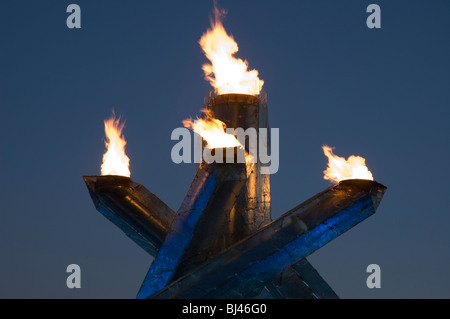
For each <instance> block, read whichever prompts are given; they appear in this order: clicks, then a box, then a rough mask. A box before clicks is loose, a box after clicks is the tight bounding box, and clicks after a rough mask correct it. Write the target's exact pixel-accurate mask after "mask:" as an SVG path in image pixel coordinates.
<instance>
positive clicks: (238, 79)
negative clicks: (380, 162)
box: [199, 7, 264, 95]
mask: <svg viewBox="0 0 450 319" xmlns="http://www.w3.org/2000/svg"><path fill="white" fill-rule="evenodd" d="M223 15H224V12H223V11H222V12H221V11H220V10H219V9H218V8H217V7H215V8H214V17H215V19H214V20H212V19H211V21H210V22H211V29H208V30H207V31H206V33H204V34H203V36H202V37H201V39H200V41H199V43H200V46H201V47H202V49H203V51H204V52H205V55H206V57H207V58H208V59H209V60H210V62H211V64H203V66H202V69H203V71H204V72H205V79H206V80H208V81H209V82H210V83H211V85H212V86H213V87H214V88H216V89H217V90H218V93H219V94H225V93H242V94H252V95H257V94H259V93H260V91H261V88H262V86H263V84H264V81H263V80H260V79H259V78H258V71H257V70H250V71H247V68H248V63H247V61H243V60H241V59H236V58H235V57H233V55H234V54H235V53H236V52H237V51H238V50H239V48H238V45H237V43H236V42H235V41H234V38H233V37H232V36H231V35H228V34H227V32H226V31H225V29H224V27H223V25H222V16H223Z"/></svg>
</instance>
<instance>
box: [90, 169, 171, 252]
mask: <svg viewBox="0 0 450 319" xmlns="http://www.w3.org/2000/svg"><path fill="white" fill-rule="evenodd" d="M83 179H84V181H85V183H86V186H87V187H88V190H89V194H90V195H91V198H92V200H93V202H94V205H95V208H96V209H97V210H98V211H99V212H100V213H101V214H103V215H104V216H105V217H106V218H108V219H109V220H110V221H112V222H113V223H114V224H115V225H116V226H117V227H119V228H120V229H121V230H122V231H123V232H124V233H125V234H126V235H127V236H128V237H130V238H131V239H132V240H133V241H134V242H136V243H137V244H138V245H139V246H140V247H142V248H143V249H144V250H145V251H146V252H148V253H149V254H150V255H152V256H156V254H157V252H158V250H159V248H160V247H161V244H162V243H163V241H164V238H165V237H166V235H167V233H168V231H169V230H170V227H171V226H172V223H173V221H174V219H175V216H176V213H175V212H174V211H173V210H172V209H170V208H169V207H168V206H167V205H166V204H164V202H163V201H161V200H160V199H159V198H158V197H156V196H155V195H154V194H153V193H152V192H150V191H149V190H148V189H146V188H145V187H144V186H142V185H141V184H138V183H135V182H133V180H132V179H131V178H129V177H124V176H116V175H105V176H84V177H83Z"/></svg>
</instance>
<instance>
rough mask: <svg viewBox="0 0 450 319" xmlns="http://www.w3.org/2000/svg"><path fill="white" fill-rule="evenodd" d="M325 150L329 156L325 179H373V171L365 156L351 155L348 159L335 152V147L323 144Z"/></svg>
mask: <svg viewBox="0 0 450 319" xmlns="http://www.w3.org/2000/svg"><path fill="white" fill-rule="evenodd" d="M322 149H323V152H324V154H325V156H326V157H328V167H327V169H326V170H324V171H323V173H324V176H323V178H324V179H327V180H330V181H332V182H340V181H342V180H344V179H368V180H372V181H373V176H372V173H371V172H370V171H369V169H368V168H367V166H366V160H365V159H364V158H363V157H360V156H355V155H351V156H350V157H349V158H348V159H347V160H346V159H345V158H343V157H339V156H336V155H334V154H333V148H331V147H328V146H326V145H324V146H322Z"/></svg>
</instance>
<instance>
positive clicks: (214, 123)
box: [183, 109, 243, 148]
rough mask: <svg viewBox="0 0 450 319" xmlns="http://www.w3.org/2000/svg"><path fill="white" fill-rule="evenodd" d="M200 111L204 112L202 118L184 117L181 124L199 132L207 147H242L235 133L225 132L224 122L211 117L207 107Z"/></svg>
mask: <svg viewBox="0 0 450 319" xmlns="http://www.w3.org/2000/svg"><path fill="white" fill-rule="evenodd" d="M201 111H202V113H203V114H204V118H197V119H196V120H192V119H191V118H190V119H186V120H183V125H184V126H185V127H187V128H188V129H191V130H193V131H194V132H195V133H197V134H199V135H200V136H201V137H202V138H203V139H204V140H205V141H206V142H207V143H208V145H207V147H208V148H222V147H236V146H237V147H242V148H243V146H242V145H241V143H239V141H238V140H237V138H236V136H235V135H233V134H228V133H226V132H225V129H226V127H227V126H226V124H225V123H224V122H222V121H221V120H218V119H215V118H213V117H212V113H211V111H210V110H208V109H203V110H201Z"/></svg>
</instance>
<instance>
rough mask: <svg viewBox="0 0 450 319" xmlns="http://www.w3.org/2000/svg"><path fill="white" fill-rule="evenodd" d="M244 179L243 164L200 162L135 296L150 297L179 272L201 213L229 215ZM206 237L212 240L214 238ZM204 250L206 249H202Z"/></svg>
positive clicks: (213, 225) (213, 226)
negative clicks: (169, 228)
mask: <svg viewBox="0 0 450 319" xmlns="http://www.w3.org/2000/svg"><path fill="white" fill-rule="evenodd" d="M246 178H247V176H246V172H245V163H243V164H237V163H233V164H228V163H212V164H207V163H202V165H201V166H200V167H199V169H198V170H197V174H196V176H195V178H194V181H193V182H192V185H191V187H190V188H189V191H188V193H187V195H186V197H185V199H184V201H183V203H182V204H181V207H180V209H179V210H178V214H177V217H176V218H175V221H174V223H173V225H172V228H171V230H170V232H169V233H168V234H167V236H166V238H165V240H164V243H163V245H162V246H161V248H160V250H159V253H158V255H157V256H156V258H155V260H154V261H153V263H152V265H151V267H150V269H149V271H148V273H147V275H146V277H145V280H144V282H143V283H142V286H141V289H140V291H139V293H138V296H137V298H138V299H142V298H146V297H148V296H151V295H152V294H154V293H156V292H158V291H159V290H161V289H163V288H164V287H165V286H166V285H167V284H168V283H170V282H171V281H172V279H173V277H174V274H175V273H176V272H177V271H180V267H179V265H180V262H181V261H182V260H183V256H185V254H186V250H187V248H188V247H189V245H190V244H191V241H192V238H193V237H194V235H195V234H196V228H197V224H198V221H199V219H200V218H201V217H202V215H203V213H204V212H205V211H210V212H212V213H214V214H216V215H217V216H226V215H227V214H229V212H230V211H231V209H232V208H233V206H234V204H235V201H236V198H237V196H238V195H239V193H240V190H241V188H242V186H243V185H244V184H245V181H246ZM210 226H211V227H212V228H213V229H215V227H217V226H216V225H215V224H210ZM218 226H220V225H218ZM200 233H201V234H200V236H205V235H207V234H203V233H202V231H200ZM213 234H214V231H213ZM197 237H198V236H197ZM206 239H209V240H210V241H211V239H215V237H214V236H212V237H208V238H206ZM207 251H208V249H206V250H205V252H207ZM188 260H189V259H188ZM181 271H184V268H183V269H181Z"/></svg>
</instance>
